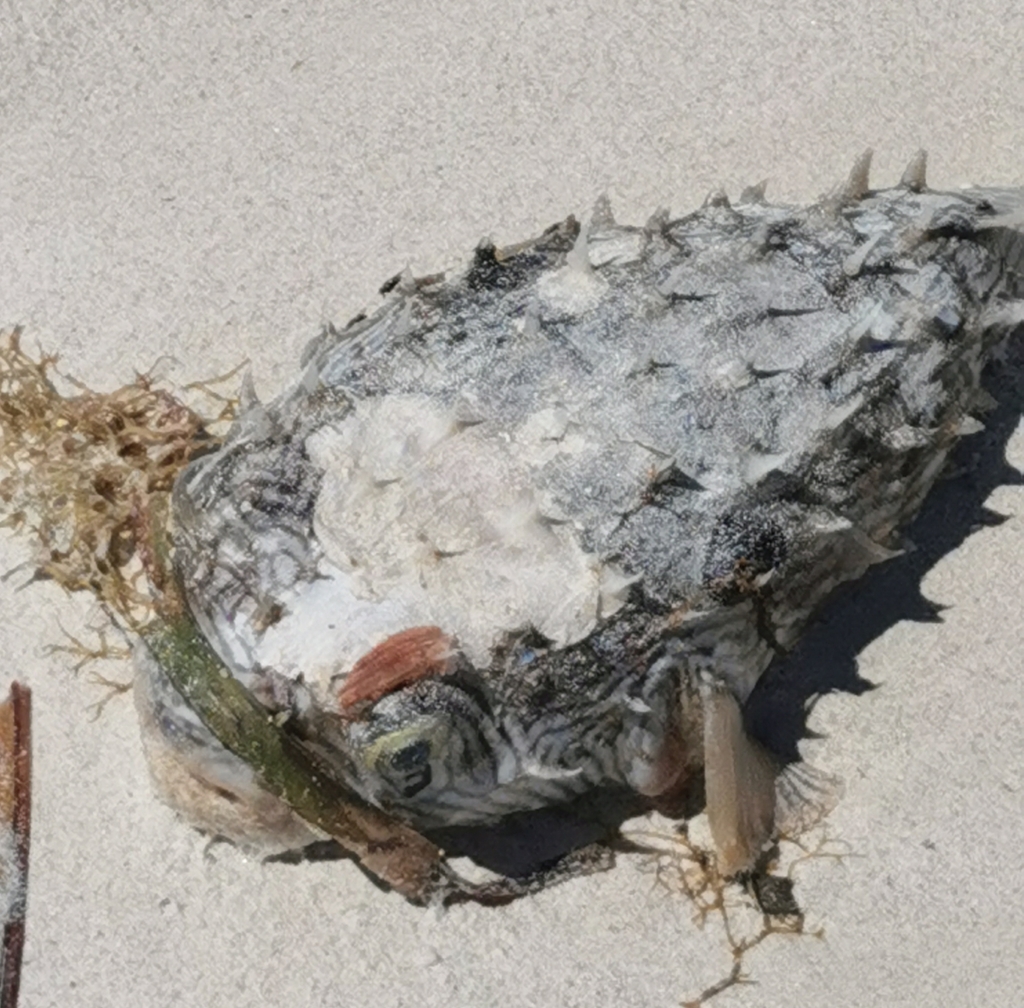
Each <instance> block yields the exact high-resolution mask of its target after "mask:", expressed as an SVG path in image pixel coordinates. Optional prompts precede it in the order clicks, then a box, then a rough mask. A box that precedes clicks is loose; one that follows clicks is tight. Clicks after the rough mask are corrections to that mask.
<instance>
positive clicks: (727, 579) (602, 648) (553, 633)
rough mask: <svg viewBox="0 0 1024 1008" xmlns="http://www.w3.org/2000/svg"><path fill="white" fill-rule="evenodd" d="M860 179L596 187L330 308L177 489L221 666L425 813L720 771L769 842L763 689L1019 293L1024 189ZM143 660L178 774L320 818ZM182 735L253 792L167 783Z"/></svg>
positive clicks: (206, 631) (978, 393) (475, 813)
mask: <svg viewBox="0 0 1024 1008" xmlns="http://www.w3.org/2000/svg"><path fill="white" fill-rule="evenodd" d="M865 172H866V166H865V165H859V166H858V167H856V168H855V170H854V173H853V174H852V175H851V179H850V182H849V183H847V185H846V186H845V187H844V188H843V189H841V190H839V191H837V192H836V193H834V194H832V195H831V196H830V197H827V198H824V199H823V200H822V201H820V202H819V203H817V204H814V205H812V206H809V207H804V208H797V207H791V206H776V205H771V204H769V203H766V202H765V201H764V199H763V193H762V192H760V191H757V190H753V191H748V192H747V193H746V194H745V196H744V199H742V200H741V201H740V202H739V203H738V204H736V205H730V204H729V202H728V201H727V200H726V199H725V198H724V197H721V196H716V197H712V198H710V199H709V200H708V202H707V203H706V204H705V205H704V206H703V207H701V208H700V209H699V210H697V211H695V212H694V213H691V214H688V215H686V216H684V217H681V218H678V219H670V218H669V217H668V216H667V214H659V215H655V217H653V218H652V219H651V220H650V221H649V222H648V223H647V224H646V225H645V226H643V227H627V226H622V225H619V224H617V223H616V222H615V221H614V220H613V219H612V216H611V213H610V210H609V209H608V206H607V204H606V203H605V202H603V201H602V202H600V203H599V204H598V206H597V207H596V208H595V210H594V213H593V214H592V215H591V216H590V218H589V219H588V220H587V222H586V223H585V224H584V225H583V226H581V225H579V224H578V223H577V222H576V221H575V220H574V219H573V218H569V219H568V220H567V221H564V222H562V223H561V224H558V225H555V226H554V227H552V228H549V229H548V230H547V231H546V232H544V234H543V235H541V236H540V237H539V238H537V239H535V240H532V241H528V242H525V243H523V244H521V245H519V246H515V247H512V248H507V249H497V248H495V247H494V246H493V245H491V244H488V243H485V244H483V245H481V246H480V247H478V249H477V250H476V252H475V253H474V255H473V258H472V260H471V262H470V264H469V265H468V267H467V268H466V269H464V270H463V271H461V272H459V273H457V274H455V275H453V276H452V277H450V278H445V277H443V276H436V277H428V278H425V279H420V280H417V279H415V278H413V277H412V276H411V275H408V274H405V275H402V276H400V277H397V278H395V280H394V281H392V282H390V283H389V284H388V285H385V287H386V288H387V290H386V293H385V300H384V303H383V305H382V306H381V307H380V308H379V309H378V310H377V311H376V312H374V313H373V314H372V315H370V316H369V317H365V318H359V319H357V320H354V321H353V322H352V323H350V324H349V325H348V326H347V327H345V329H343V330H341V331H338V330H335V329H333V328H328V329H327V330H326V331H325V332H323V333H322V334H321V335H320V336H319V337H317V338H316V339H315V340H313V342H312V343H311V344H310V345H309V347H308V348H307V350H306V352H305V355H304V357H303V360H302V365H301V373H300V376H299V378H298V380H297V382H296V383H295V385H294V386H293V387H292V388H291V389H290V390H289V391H287V392H286V393H285V394H284V395H282V396H281V397H280V398H279V399H277V400H275V401H274V402H272V403H269V404H266V405H263V404H259V403H256V402H252V403H250V404H249V405H248V407H247V409H246V410H245V411H244V412H243V413H242V414H241V416H240V417H239V419H238V420H237V421H236V423H235V426H234V428H233V430H232V432H231V434H230V435H229V437H228V438H227V440H226V442H225V443H224V445H223V446H222V447H221V448H220V449H219V450H218V451H217V452H215V453H213V454H211V455H208V456H206V457H203V458H200V459H199V460H197V461H195V462H193V463H192V464H191V465H190V466H189V467H188V468H187V469H186V470H185V471H184V472H183V474H182V475H181V476H180V477H179V479H178V482H177V484H176V487H175V491H174V496H173V517H172V535H173V541H174V564H175V569H176V573H177V576H178V578H179V579H180V582H181V584H182V586H183V589H184V593H185V596H186V598H187V602H188V606H189V609H190V611H191V614H192V617H193V618H194V620H195V622H196V624H197V626H198V627H199V629H200V631H201V632H202V634H203V636H204V637H205V638H206V640H207V641H209V643H210V645H211V646H212V648H213V650H214V651H215V652H216V654H217V656H218V657H219V659H220V660H221V661H222V662H223V664H224V667H225V669H226V670H227V671H228V673H229V674H230V675H231V676H233V677H234V678H236V679H237V680H238V681H239V682H240V683H242V684H243V685H244V686H245V687H246V688H247V689H248V690H250V691H251V693H252V694H253V695H254V696H255V697H256V698H257V699H258V700H259V702H260V703H262V704H263V705H264V706H265V707H266V709H267V711H268V714H269V715H270V716H272V717H274V718H276V719H278V720H279V722H280V723H281V724H282V725H284V726H285V727H286V729H287V730H288V731H290V732H293V733H294V735H295V737H296V738H299V739H301V741H302V744H303V745H304V746H306V747H307V748H308V749H309V750H310V751H311V752H315V754H316V756H317V759H318V760H320V761H321V762H322V764H323V765H324V766H325V767H328V768H329V769H330V772H331V773H332V774H334V775H335V776H336V777H337V778H338V779H339V780H340V781H342V782H344V784H345V786H346V787H348V788H350V789H351V790H352V791H353V792H355V793H356V794H358V795H359V796H360V797H361V799H363V800H364V801H366V802H367V803H369V804H370V805H372V806H375V807H376V808H379V809H381V810H383V811H385V812H387V813H388V814H390V815H392V816H394V817H396V819H397V820H399V821H402V822H404V823H406V824H408V825H410V826H412V827H413V828H414V829H417V830H423V829H430V828H434V827H439V826H450V825H476V824H483V823H491V822H494V821H496V820H499V819H501V818H502V817H503V816H506V815H508V814H509V813H513V812H517V811H522V810H527V809H534V808H539V807H542V806H547V805H553V804H559V803H562V802H565V801H567V800H569V799H571V798H573V797H575V796H578V795H580V794H583V793H585V792H587V791H590V790H592V789H594V788H597V787H601V786H604V785H609V784H613V785H619V786H625V787H627V788H629V789H631V790H633V791H636V792H637V793H639V794H642V795H645V796H647V797H649V798H650V799H651V800H652V801H654V802H656V803H657V802H662V803H664V804H665V805H666V806H669V805H671V804H672V800H673V799H675V798H678V796H679V795H680V794H682V793H684V792H686V790H687V789H688V788H690V787H692V786H693V785H694V783H695V782H698V783H699V784H700V785H702V786H703V787H704V789H705V791H706V794H707V800H708V809H709V815H710V816H711V819H712V828H713V831H714V832H715V836H716V842H717V843H718V846H719V850H720V854H721V855H722V857H723V860H724V863H725V864H726V866H727V867H728V869H729V870H742V869H744V868H746V867H749V866H750V864H752V862H753V860H754V859H755V858H756V856H757V854H758V852H759V850H760V845H761V843H762V842H763V841H764V840H765V839H766V838H767V837H768V836H769V835H770V833H771V830H772V826H773V822H774V820H775V817H776V810H775V797H774V788H775V779H776V775H777V773H778V767H777V766H776V765H775V764H774V763H773V761H772V760H771V759H770V758H769V757H768V755H767V754H766V753H764V752H763V751H762V750H760V748H759V746H758V745H757V744H756V743H755V742H753V741H752V740H750V739H749V738H747V736H746V734H745V732H744V730H743V726H742V720H741V718H740V714H739V712H740V709H741V706H742V704H743V702H744V701H745V699H746V698H747V696H748V695H749V694H750V692H751V690H752V689H753V687H754V685H755V684H756V682H757V681H758V679H759V677H760V676H761V674H762V673H763V672H764V670H765V669H766V668H767V667H768V665H769V664H770V663H771V662H772V661H773V660H774V659H775V658H777V657H778V656H781V655H785V654H786V653H787V652H788V651H790V650H791V649H792V647H793V646H794V645H795V643H796V642H797V640H798V638H799V636H800V634H801V632H802V630H803V629H804V628H805V626H806V625H807V623H808V621H809V620H810V618H811V617H812V615H813V614H814V612H815V610H816V609H817V608H818V607H819V605H820V604H821V602H822V600H823V599H824V598H825V597H826V596H827V595H828V594H829V593H830V592H831V591H832V589H833V588H834V587H835V586H837V585H838V584H840V583H841V582H844V581H848V580H850V579H853V578H857V577H859V576H860V575H861V574H862V573H863V572H864V571H865V570H866V569H867V568H868V567H869V566H870V565H871V564H873V563H876V562H878V561H880V560H884V559H886V558H888V557H890V556H892V555H894V553H895V551H897V550H898V549H899V530H900V529H901V528H902V527H903V526H904V525H906V523H907V522H908V521H909V520H910V518H911V517H912V516H913V515H914V514H915V512H916V511H917V510H918V508H919V507H920V505H921V503H922V501H923V500H924V497H925V496H926V494H927V493H928V490H929V489H930V488H931V486H932V485H933V484H934V482H935V480H936V479H937V478H938V476H939V474H940V471H941V469H942V467H943V463H944V461H945V459H946V456H947V454H948V452H949V451H950V449H951V448H952V447H953V445H954V444H955V443H956V441H957V439H958V437H960V436H961V435H962V434H964V433H967V432H969V431H971V430H973V429H975V428H976V427H977V421H976V420H975V419H974V418H975V416H976V415H977V414H979V412H980V411H981V410H982V409H983V407H984V400H985V396H984V393H983V392H982V390H981V387H980V375H981V370H982V368H983V366H984V363H985V361H986V360H987V359H988V357H989V355H990V354H991V352H992V350H993V347H995V346H996V345H997V344H999V343H1000V341H1002V340H1004V339H1005V338H1006V337H1007V336H1008V335H1009V334H1011V333H1012V332H1014V331H1015V330H1019V329H1020V327H1021V324H1022V320H1024V312H1022V311H1021V304H1022V300H1021V299H1024V224H1022V217H1021V214H1022V208H1024V196H1022V194H1021V193H1020V192H1015V191H1002V190H998V191H996V190H977V191H965V192H957V193H940V192H933V191H930V190H928V189H927V188H926V187H925V185H924V180H923V174H922V167H921V165H918V166H917V168H915V167H914V165H912V166H911V169H908V174H907V176H905V178H904V180H903V181H902V183H901V185H900V186H898V187H897V188H894V189H890V190H884V191H877V192H875V191H870V190H868V187H867V182H866V175H865ZM143 651H144V649H143ZM141 668H142V672H143V674H142V675H141V676H140V687H139V696H140V701H139V705H140V710H141V711H142V713H143V722H144V724H145V725H146V726H147V727H146V737H147V740H148V748H149V752H150V756H151V761H152V762H153V765H154V768H155V775H156V777H157V779H158V782H161V781H162V793H163V794H164V796H165V797H166V798H167V799H168V800H170V801H171V802H172V803H173V804H175V805H177V806H178V807H180V808H183V809H184V810H185V811H186V814H189V815H190V816H191V818H192V819H193V820H194V821H196V822H197V824H199V825H202V826H205V827H206V828H209V829H213V830H214V831H216V832H219V833H227V834H228V835H231V836H234V837H235V838H237V839H240V840H242V841H243V842H250V843H254V844H256V845H258V846H262V847H264V848H270V847H274V846H275V845H276V846H279V847H282V846H292V845H294V844H295V843H297V842H299V841H301V840H302V839H304V837H305V833H304V831H305V829H306V826H305V825H304V824H302V823H301V822H299V821H297V819H296V817H295V816H294V815H293V814H292V813H290V811H289V809H288V808H287V807H286V806H285V805H284V804H280V805H278V804H274V805H273V807H272V808H269V807H268V811H267V812H266V814H258V815H254V816H253V817H250V820H249V822H248V825H246V824H241V825H240V824H239V822H238V821H237V820H238V815H237V812H238V809H237V807H236V806H237V805H238V804H239V803H240V802H241V804H242V805H243V806H246V805H252V803H253V802H256V801H262V800H267V799H268V798H269V796H267V795H265V794H264V793H263V792H262V790H261V788H260V783H259V780H258V778H257V777H255V776H253V774H252V771H251V770H250V769H248V768H246V767H245V766H244V764H242V763H241V761H240V760H238V758H237V757H235V756H234V755H233V754H232V753H230V752H228V751H227V750H226V749H224V748H223V747H222V746H220V743H219V742H218V740H217V739H216V737H215V736H214V735H213V734H212V733H211V732H210V731H209V729H208V728H207V727H206V726H205V724H204V723H203V721H202V719H201V718H198V717H197V716H196V715H195V714H194V712H192V711H190V710H189V708H188V704H187V703H186V702H185V701H184V700H183V698H182V697H181V695H180V693H178V692H177V691H176V690H175V688H174V686H173V685H172V684H171V683H170V682H169V681H168V679H167V678H166V676H164V674H163V672H162V670H161V669H160V667H159V664H158V663H155V662H153V661H152V660H147V659H146V656H145V654H143V655H142V659H141ZM183 766H184V767H186V769H187V773H186V774H185V778H184V779H187V780H188V781H192V782H195V781H197V780H200V779H201V780H203V781H205V783H206V784H209V785H210V786H211V787H214V788H220V789H221V790H222V791H226V792H228V793H229V795H230V796H231V801H230V802H229V806H230V808H229V811H230V812H231V814H232V816H234V818H231V820H230V822H228V821H227V820H223V819H222V818H221V816H222V811H223V810H220V811H218V809H219V808H220V806H217V808H214V805H216V802H214V803H213V805H211V804H210V803H209V802H207V805H205V806H203V810H202V811H199V810H197V809H198V805H197V802H196V801H195V800H193V799H188V800H186V799H182V798H180V797H179V792H180V791H181V790H182V784H181V780H182V779H183V778H182V776H181V769H182V767H183ZM193 790H194V789H193ZM239 796H242V797H241V799H240V798H239ZM275 801H276V800H275ZM199 804H202V803H199ZM254 824H255V825H254ZM313 832H314V833H315V831H313ZM310 835H311V836H312V834H310Z"/></svg>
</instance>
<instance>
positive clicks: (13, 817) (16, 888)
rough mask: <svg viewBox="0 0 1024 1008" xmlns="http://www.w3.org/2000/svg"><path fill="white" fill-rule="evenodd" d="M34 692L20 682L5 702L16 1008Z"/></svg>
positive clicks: (4, 898) (1, 733) (7, 896)
mask: <svg viewBox="0 0 1024 1008" xmlns="http://www.w3.org/2000/svg"><path fill="white" fill-rule="evenodd" d="M31 788H32V694H31V692H30V691H29V690H28V689H27V688H26V687H24V686H22V685H21V684H20V683H17V682H15V683H12V684H11V689H10V693H9V695H8V697H7V699H6V700H5V701H3V703H0V918H2V920H3V950H2V963H0V1008H16V1005H17V1003H18V991H19V988H20V986H21V954H22V949H23V947H24V944H25V903H26V898H27V892H28V855H29V835H30V821H31V812H32V790H31Z"/></svg>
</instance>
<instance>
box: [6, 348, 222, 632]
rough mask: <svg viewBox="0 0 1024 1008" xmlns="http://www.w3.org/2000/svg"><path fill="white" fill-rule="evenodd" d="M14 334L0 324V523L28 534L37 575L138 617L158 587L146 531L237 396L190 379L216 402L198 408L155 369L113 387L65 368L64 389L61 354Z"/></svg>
mask: <svg viewBox="0 0 1024 1008" xmlns="http://www.w3.org/2000/svg"><path fill="white" fill-rule="evenodd" d="M20 337H21V330H20V329H14V330H13V331H10V332H7V333H4V334H0V526H6V527H9V528H12V529H15V530H19V531H24V532H28V533H30V534H31V538H32V540H33V558H32V561H31V564H32V566H33V567H34V568H35V575H34V577H35V578H37V579H49V580H53V581H56V582H57V583H58V584H59V585H61V586H62V587H63V588H64V589H66V590H67V591H88V592H90V593H91V594H93V595H95V596H96V597H97V598H98V599H99V601H100V602H101V604H102V605H103V606H104V607H105V608H106V609H107V610H108V611H110V612H111V613H113V614H116V615H117V616H118V617H120V618H121V620H122V621H123V622H124V623H125V624H126V625H127V626H130V627H136V628H137V627H140V626H142V625H144V624H146V623H147V622H149V620H150V619H151V618H152V616H153V615H154V603H156V602H158V601H159V597H160V593H161V591H162V589H163V588H164V584H163V575H162V568H161V564H160V562H159V559H158V558H157V557H156V556H155V555H154V553H153V550H154V545H153V544H154V541H156V539H157V538H158V536H155V535H154V533H155V532H156V531H157V527H158V526H160V527H162V526H163V525H165V524H166V511H167V499H168V494H169V492H170V490H171V487H172V485H173V484H174V480H175V477H176V476H177V474H178V473H179V472H180V471H181V469H182V468H183V467H184V466H185V465H186V464H187V463H188V462H189V461H190V460H191V459H192V458H193V457H195V456H196V455H197V454H198V453H200V452H205V451H209V450H211V449H213V448H216V447H217V445H218V444H219V443H220V438H219V436H218V432H220V431H222V430H223V429H224V427H225V426H226V424H227V422H229V421H230V420H231V418H232V417H233V416H234V412H235V408H236V405H237V402H236V400H234V399H231V398H225V397H223V396H220V395H218V394H216V393H215V392H213V391H212V390H211V388H210V386H211V385H213V384H215V382H214V383H207V384H206V385H204V386H197V388H199V389H200V391H203V392H205V393H206V394H207V395H208V396H209V397H210V398H211V399H213V400H214V401H215V402H216V406H217V408H216V411H215V412H213V413H212V414H211V415H209V416H204V415H202V414H201V413H200V412H198V411H197V410H195V409H193V408H192V407H190V406H188V405H186V404H185V402H183V401H182V399H181V398H180V397H179V396H177V395H175V394H174V393H173V392H172V391H170V390H168V389H166V388H161V387H160V386H159V385H158V383H157V381H156V379H155V378H154V376H153V375H152V374H151V373H146V374H139V375H137V376H136V378H135V380H134V381H133V382H131V383H129V384H127V385H123V386H121V387H120V388H118V389H115V390H114V391H113V392H94V391H93V390H92V389H89V388H87V387H86V386H84V385H83V384H82V383H81V382H78V381H76V380H75V379H73V378H66V377H65V378H64V380H65V382H66V383H67V384H69V385H70V386H71V387H72V388H73V389H74V390H75V392H74V394H71V395H64V394H62V393H61V391H60V390H59V389H58V387H57V385H56V384H55V381H54V379H55V378H56V377H58V372H57V370H56V365H57V357H56V356H54V355H49V354H43V355H41V356H40V358H39V359H38V360H36V359H34V358H32V357H31V356H29V355H28V354H27V353H26V352H25V351H24V350H23V349H22V347H21V339H20ZM61 377H63V376H61Z"/></svg>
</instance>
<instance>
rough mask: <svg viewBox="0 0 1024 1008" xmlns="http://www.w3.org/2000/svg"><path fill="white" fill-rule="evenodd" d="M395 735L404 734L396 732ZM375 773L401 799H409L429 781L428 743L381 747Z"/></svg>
mask: <svg viewBox="0 0 1024 1008" xmlns="http://www.w3.org/2000/svg"><path fill="white" fill-rule="evenodd" d="M395 734H396V735H402V734H404V733H401V732H396V733H395ZM375 765H376V768H377V772H378V773H379V774H380V775H381V776H382V777H383V778H384V779H385V780H386V781H387V782H388V783H389V784H390V785H391V786H392V787H393V788H394V789H395V790H396V791H397V792H398V793H399V794H400V795H401V796H402V797H403V798H411V797H412V796H413V795H414V794H417V793H418V792H420V791H422V790H423V789H424V788H425V787H426V786H427V785H428V784H429V783H430V781H431V778H432V776H433V775H432V773H431V770H430V743H429V742H428V741H427V740H426V739H422V738H421V739H417V740H416V741H414V742H407V743H406V744H404V745H403V744H402V740H398V745H397V746H388V745H387V744H386V741H385V744H384V745H382V746H381V749H380V752H379V755H378V756H377V759H376V763H375Z"/></svg>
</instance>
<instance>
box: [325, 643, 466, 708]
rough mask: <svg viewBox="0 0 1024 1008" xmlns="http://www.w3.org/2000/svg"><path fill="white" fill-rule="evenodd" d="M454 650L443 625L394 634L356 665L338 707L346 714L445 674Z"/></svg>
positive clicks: (346, 682)
mask: <svg viewBox="0 0 1024 1008" xmlns="http://www.w3.org/2000/svg"><path fill="white" fill-rule="evenodd" d="M454 653H455V652H454V649H453V647H452V639H451V638H450V637H449V636H447V634H445V633H444V632H443V631H442V630H441V629H440V627H436V626H422V627H410V628H409V629H408V630H402V631H401V632H400V633H396V634H392V635H391V636H390V637H389V638H388V639H387V640H385V641H382V642H381V643H380V644H378V645H377V646H376V647H375V648H373V649H372V650H370V651H367V653H366V654H364V655H363V657H362V658H360V659H359V661H357V662H356V663H355V665H353V666H352V671H351V672H349V674H348V677H347V678H346V680H345V685H344V686H343V687H342V689H341V691H340V692H339V693H338V706H339V707H340V708H341V711H342V713H345V712H347V711H350V710H351V709H352V708H353V707H355V706H356V705H357V704H363V703H366V702H370V703H376V702H377V701H378V700H379V699H380V698H381V697H382V696H386V695H387V694H388V693H393V692H394V691H395V690H397V689H401V688H402V687H403V686H408V685H409V684H410V683H414V682H417V681H418V680H420V679H427V678H429V677H430V676H439V675H444V674H445V672H447V671H448V666H449V664H450V660H451V657H452V655H453V654H454Z"/></svg>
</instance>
